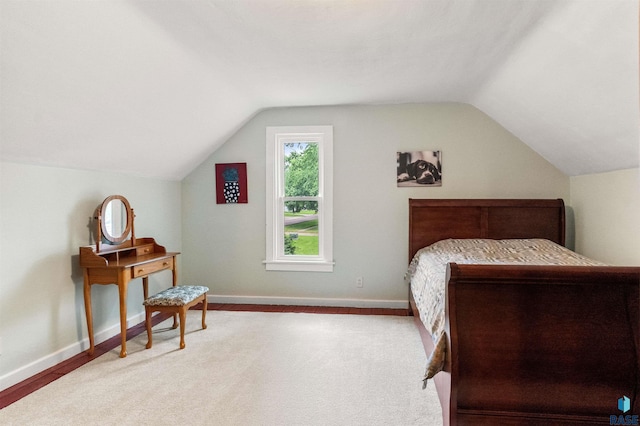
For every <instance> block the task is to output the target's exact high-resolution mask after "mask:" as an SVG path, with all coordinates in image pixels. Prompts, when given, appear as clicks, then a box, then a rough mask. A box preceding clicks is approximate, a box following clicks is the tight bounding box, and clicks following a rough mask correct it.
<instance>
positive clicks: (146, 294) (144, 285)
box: [142, 276, 149, 300]
mask: <svg viewBox="0 0 640 426" xmlns="http://www.w3.org/2000/svg"><path fill="white" fill-rule="evenodd" d="M142 295H143V296H144V299H143V300H147V299H148V298H149V276H146V277H142Z"/></svg>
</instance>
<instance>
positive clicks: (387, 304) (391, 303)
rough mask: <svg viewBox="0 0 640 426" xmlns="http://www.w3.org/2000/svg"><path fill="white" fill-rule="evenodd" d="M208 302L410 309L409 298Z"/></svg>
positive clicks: (217, 299)
mask: <svg viewBox="0 0 640 426" xmlns="http://www.w3.org/2000/svg"><path fill="white" fill-rule="evenodd" d="M207 302H208V303H234V304H253V305H289V306H329V307H344V308H383V309H409V302H408V301H407V300H373V299H330V298H320V297H277V296H227V295H222V294H209V295H208V296H207Z"/></svg>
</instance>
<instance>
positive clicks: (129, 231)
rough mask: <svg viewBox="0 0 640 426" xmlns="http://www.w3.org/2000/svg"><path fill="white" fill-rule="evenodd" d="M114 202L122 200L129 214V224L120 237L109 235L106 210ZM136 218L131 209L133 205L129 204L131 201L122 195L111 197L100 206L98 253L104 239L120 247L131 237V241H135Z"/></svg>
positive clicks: (97, 216)
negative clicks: (134, 221)
mask: <svg viewBox="0 0 640 426" xmlns="http://www.w3.org/2000/svg"><path fill="white" fill-rule="evenodd" d="M114 200H120V201H121V202H122V204H124V207H125V209H126V213H127V223H126V226H125V227H124V230H123V231H122V234H121V235H120V236H113V235H111V234H110V233H109V231H108V230H107V226H106V225H107V223H106V220H107V215H106V210H107V206H108V205H109V203H111V202H112V201H114ZM134 217H135V215H134V214H133V209H132V208H131V205H130V204H129V201H128V200H127V199H126V198H125V197H123V196H122V195H110V196H108V197H107V198H105V199H104V201H103V202H102V204H100V205H99V206H98V208H97V209H96V223H97V228H98V232H97V233H96V251H98V252H99V251H100V245H101V243H102V239H103V238H104V239H105V240H106V241H108V243H107V244H111V245H118V244H120V243H122V242H123V241H125V240H126V239H127V238H129V235H131V239H132V240H134V239H135V237H134V231H133V229H134V228H133V218H134Z"/></svg>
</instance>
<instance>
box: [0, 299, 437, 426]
mask: <svg viewBox="0 0 640 426" xmlns="http://www.w3.org/2000/svg"><path fill="white" fill-rule="evenodd" d="M200 318H201V313H200V311H190V312H189V314H188V320H187V333H186V336H185V339H186V344H187V346H186V348H185V349H184V350H179V349H178V343H179V334H178V330H172V329H170V328H168V327H169V325H170V324H171V321H170V320H169V321H165V322H163V323H161V324H159V325H157V326H156V327H155V328H154V345H153V348H151V349H148V350H147V349H145V347H144V345H145V344H146V341H147V339H146V333H143V334H141V335H139V336H137V337H136V338H134V339H132V340H131V341H130V342H129V343H128V345H127V351H128V356H127V357H126V358H124V359H120V358H119V357H118V353H119V350H120V348H119V347H118V348H117V349H114V350H112V351H111V352H109V353H107V354H105V355H103V356H101V357H99V358H98V359H96V360H94V361H93V362H90V363H89V364H86V365H85V366H83V367H80V368H79V369H77V370H75V371H73V372H72V373H70V374H68V375H66V376H64V377H62V378H61V379H59V380H57V381H55V382H53V383H51V384H50V385H48V386H46V387H44V388H42V389H40V390H38V391H36V392H34V393H33V394H31V395H29V396H27V397H26V398H24V399H22V400H20V401H18V402H16V403H14V404H12V405H10V406H8V407H6V408H5V409H3V410H0V424H2V425H80V424H82V425H87V424H95V425H128V424H131V425H141V424H143V425H146V424H153V425H175V424H194V425H440V424H442V422H441V420H440V418H441V414H440V406H439V404H438V401H437V395H436V394H435V391H434V389H433V387H432V386H430V387H429V388H427V389H426V390H422V389H421V385H422V382H421V377H422V373H423V369H424V363H425V358H426V357H425V355H424V352H423V350H422V346H421V343H420V337H419V334H418V332H417V330H416V328H415V326H414V324H413V320H412V319H411V318H410V317H396V316H359V315H319V314H303V313H261V312H224V311H209V312H208V313H207V325H208V328H207V329H206V330H201V329H200Z"/></svg>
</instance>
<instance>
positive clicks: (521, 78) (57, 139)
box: [0, 0, 640, 180]
mask: <svg viewBox="0 0 640 426" xmlns="http://www.w3.org/2000/svg"><path fill="white" fill-rule="evenodd" d="M638 23H639V6H638V1H637V0H518V1H514V0H302V1H300V0H189V1H182V0H156V1H143V0H110V1H86V2H85V1H76V0H56V1H49V0H42V1H40V0H31V1H21V0H2V1H1V2H0V36H1V39H0V41H1V43H2V44H1V46H0V47H1V57H0V59H1V61H0V65H1V69H0V72H1V74H0V90H1V92H0V106H1V110H0V120H1V121H0V125H1V127H0V132H1V133H0V142H1V158H2V160H6V161H16V162H26V163H31V164H45V165H53V166H60V167H71V168H83V169H97V170H113V171H118V172H125V173H132V174H136V175H142V176H150V177H156V178H164V179H176V180H179V179H182V178H183V177H184V176H186V175H187V174H188V173H189V172H190V171H191V170H192V169H193V168H194V167H195V166H197V165H198V164H199V163H200V162H201V161H203V160H204V159H205V158H206V156H208V155H209V154H211V153H212V152H214V151H215V149H217V148H218V147H219V146H220V145H221V144H223V143H224V142H225V141H226V140H227V139H228V137H229V136H230V135H232V134H233V133H234V132H235V131H236V130H238V129H239V128H240V127H241V126H242V125H243V124H244V123H246V122H247V121H248V120H250V119H251V117H252V116H254V115H255V114H256V113H257V112H259V111H260V110H262V109H264V108H270V107H278V106H302V105H305V106H306V105H338V104H391V103H412V102H463V103H469V104H472V105H474V106H475V107H477V108H478V109H480V110H482V111H483V112H485V113H486V114H488V115H489V116H491V117H492V118H493V119H494V120H496V121H497V122H498V123H500V124H501V125H502V126H504V127H505V128H506V129H508V130H509V131H511V132H512V133H513V134H514V135H516V136H517V137H518V138H520V139H521V140H522V141H523V142H524V143H526V144H527V145H529V146H530V147H531V148H532V149H534V150H535V151H536V152H538V153H539V154H540V155H542V156H543V157H545V158H546V159H547V160H548V161H550V162H551V163H553V164H554V165H555V166H556V167H557V168H558V169H560V170H562V171H563V172H564V173H565V174H567V175H581V174H590V173H597V172H604V171H611V170H617V169H625V168H633V167H638V166H639V160H640V153H639V152H640V151H639V145H640V143H639V142H640V137H639V117H640V114H639V110H640V107H639V96H638V94H639V82H638V72H639V67H638V51H639V45H638Z"/></svg>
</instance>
